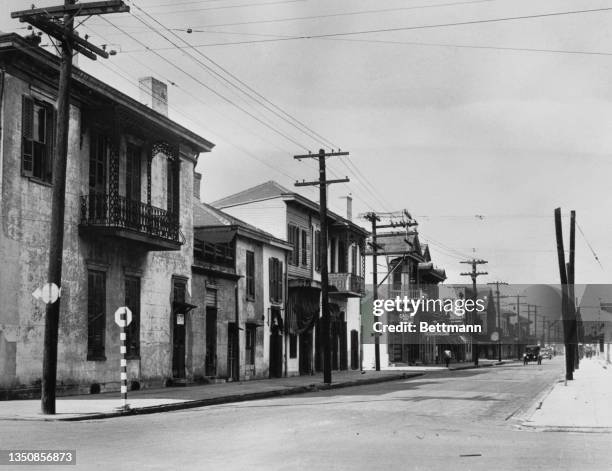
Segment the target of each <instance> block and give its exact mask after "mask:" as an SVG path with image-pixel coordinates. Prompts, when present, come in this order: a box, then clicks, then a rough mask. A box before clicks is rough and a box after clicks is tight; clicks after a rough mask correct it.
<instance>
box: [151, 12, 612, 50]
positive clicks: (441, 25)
mask: <svg viewBox="0 0 612 471" xmlns="http://www.w3.org/2000/svg"><path fill="white" fill-rule="evenodd" d="M611 10H612V7H606V8H593V9H585V10H571V11H562V12H550V13H539V14H533V15H522V16H510V17H502V18H486V19H482V20H470V21H457V22H452V23H438V24H429V25H415V26H399V27H395V28H378V29H369V30H361V31H345V32H339V33H325V34H308V35H300V36H288V37H284V38H271V39H259V40H249V41H234V42H221V43H207V44H197V45H193V46H192V47H212V46H230V45H241V44H257V43H269V42H279V41H295V40H300V39H321V38H339V37H344V36H354V35H359V34H374V33H390V32H397V31H413V30H420V29H431V28H447V27H453V26H469V25H475V24H485V23H500V22H505V21H516V20H526V19H534V18H550V17H556V16H565V15H576V14H582V13H596V12H604V11H611ZM166 49H172V48H166ZM149 50H153V49H149ZM157 50H161V49H157Z"/></svg>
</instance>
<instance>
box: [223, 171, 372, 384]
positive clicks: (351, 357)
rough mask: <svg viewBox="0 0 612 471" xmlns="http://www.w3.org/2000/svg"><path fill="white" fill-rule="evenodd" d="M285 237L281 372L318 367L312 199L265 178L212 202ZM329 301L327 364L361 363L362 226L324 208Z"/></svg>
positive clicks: (317, 260) (316, 236) (316, 234)
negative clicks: (283, 367)
mask: <svg viewBox="0 0 612 471" xmlns="http://www.w3.org/2000/svg"><path fill="white" fill-rule="evenodd" d="M212 205H213V206H215V207H217V208H219V209H222V210H223V211H224V212H226V213H229V214H231V215H233V216H234V217H238V218H240V219H242V220H244V221H247V222H249V223H251V224H254V225H257V226H258V227H259V228H261V229H263V230H265V231H266V232H269V233H270V234H272V235H274V236H275V237H277V238H279V239H282V240H285V241H287V242H288V244H289V246H290V247H291V250H290V252H289V253H288V256H287V305H286V311H285V316H284V319H283V322H284V325H285V342H286V343H287V349H286V353H287V355H286V357H287V358H286V373H287V374H288V375H292V374H312V373H313V372H315V371H321V370H322V362H323V355H322V342H321V332H320V329H321V327H320V325H321V322H320V318H321V250H320V249H321V245H320V240H321V239H320V227H321V226H320V219H319V206H318V204H317V203H314V202H313V201H310V200H309V199H307V198H304V197H303V196H301V195H298V194H297V193H294V192H291V191H289V190H288V189H286V188H284V187H282V186H281V185H279V184H278V183H276V182H273V181H269V182H266V183H263V184H261V185H258V186H256V187H253V188H249V189H247V190H244V191H242V192H240V193H236V194H234V195H231V196H228V197H226V198H223V199H221V200H219V201H216V202H214V203H213V204H212ZM328 216H329V219H330V223H329V225H328V227H329V230H328V261H327V262H328V267H329V292H330V294H329V303H330V319H331V328H330V329H331V342H332V368H333V369H337V370H343V369H348V368H353V369H357V368H359V365H360V363H361V356H360V345H361V320H360V312H359V299H360V298H361V296H362V295H363V292H364V263H363V257H364V254H365V238H366V236H367V234H368V233H367V231H365V230H364V229H363V228H361V227H359V226H358V225H356V224H354V223H353V222H352V221H350V220H349V219H348V218H344V217H341V216H339V215H337V214H335V213H332V212H329V213H328Z"/></svg>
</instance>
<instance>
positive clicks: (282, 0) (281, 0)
mask: <svg viewBox="0 0 612 471" xmlns="http://www.w3.org/2000/svg"><path fill="white" fill-rule="evenodd" d="M305 1H306V0H277V1H274V2H261V3H241V4H239V5H224V6H219V7H205V8H188V9H181V10H170V11H164V12H163V13H164V14H170V13H189V12H194V11H210V10H230V9H234V8H247V7H261V6H267V5H280V4H283V3H302V2H305ZM197 3H201V2H197ZM186 4H187V3H184V5H186ZM170 5H177V4H176V3H173V4H170ZM178 5H180V4H178ZM151 6H155V5H151ZM157 6H169V5H157Z"/></svg>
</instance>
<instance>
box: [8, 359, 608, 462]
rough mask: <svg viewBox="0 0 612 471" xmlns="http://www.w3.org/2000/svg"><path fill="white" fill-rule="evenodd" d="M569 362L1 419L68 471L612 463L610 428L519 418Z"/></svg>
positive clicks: (12, 435) (14, 439)
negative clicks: (550, 428)
mask: <svg viewBox="0 0 612 471" xmlns="http://www.w3.org/2000/svg"><path fill="white" fill-rule="evenodd" d="M562 367H563V363H562V360H561V359H555V360H553V361H551V362H546V361H545V362H544V364H543V365H542V366H541V367H538V366H536V365H529V366H527V367H523V366H522V365H511V366H501V367H495V368H481V369H478V370H463V371H455V372H449V371H441V372H435V373H429V374H427V375H426V376H423V377H419V378H415V379H409V380H403V381H396V382H390V383H382V384H376V385H371V386H361V387H354V388H347V389H340V390H334V391H327V392H319V393H312V394H304V395H299V396H290V397H286V398H276V399H270V400H260V401H252V402H245V403H240V404H228V405H221V406H212V407H204V408H200V409H189V410H184V411H179V412H168V413H162V414H154V415H147V416H140V417H124V418H114V419H107V420H98V421H90V422H72V423H61V422H16V421H3V422H0V449H4V450H6V449H24V448H36V449H60V448H63V449H76V450H77V466H76V467H75V466H70V467H66V468H65V469H108V470H116V469H121V470H122V469H130V470H140V469H164V470H174V469H177V470H178V469H180V470H183V469H197V470H234V469H236V470H250V469H262V470H263V469H265V470H277V469H278V470H285V469H286V470H301V469H312V470H327V469H338V470H344V469H346V470H362V469H363V470H378V469H401V470H411V469H414V470H450V469H452V470H453V471H454V470H457V469H466V470H481V469H482V470H510V469H512V470H530V471H531V470H539V469H545V470H582V469H589V470H590V471H594V470H610V469H612V452H610V443H611V442H610V439H611V437H610V434H593V433H590V434H585V433H569V432H563V433H560V432H537V431H527V430H521V429H520V427H519V426H518V423H517V422H516V417H517V416H519V415H520V414H521V409H525V408H528V407H529V406H530V405H531V404H533V403H534V401H536V399H537V398H538V397H539V396H540V395H541V394H542V393H543V392H544V391H546V390H547V388H549V387H550V386H551V385H552V384H553V383H554V382H555V381H556V380H557V379H558V378H559V375H560V373H561V370H562ZM58 468H60V467H53V468H52V469H58ZM2 469H10V468H9V467H4V466H2V467H0V471H1V470H2ZM15 469H19V470H24V469H26V467H25V466H20V467H15ZM32 469H40V467H38V466H37V467H32Z"/></svg>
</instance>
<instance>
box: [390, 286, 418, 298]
mask: <svg viewBox="0 0 612 471" xmlns="http://www.w3.org/2000/svg"><path fill="white" fill-rule="evenodd" d="M423 294H424V293H423V290H421V289H416V288H403V289H390V290H389V298H397V297H400V298H402V299H403V298H404V296H405V297H407V298H408V299H420V298H422V297H423Z"/></svg>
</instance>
